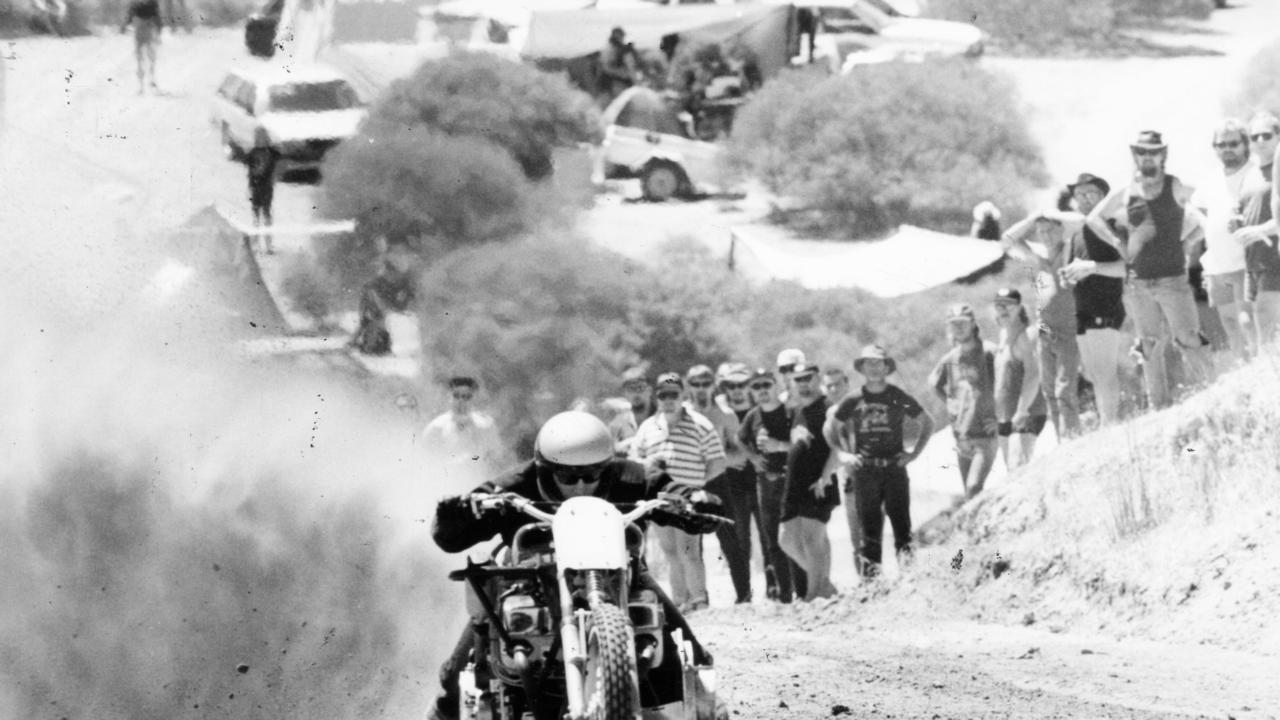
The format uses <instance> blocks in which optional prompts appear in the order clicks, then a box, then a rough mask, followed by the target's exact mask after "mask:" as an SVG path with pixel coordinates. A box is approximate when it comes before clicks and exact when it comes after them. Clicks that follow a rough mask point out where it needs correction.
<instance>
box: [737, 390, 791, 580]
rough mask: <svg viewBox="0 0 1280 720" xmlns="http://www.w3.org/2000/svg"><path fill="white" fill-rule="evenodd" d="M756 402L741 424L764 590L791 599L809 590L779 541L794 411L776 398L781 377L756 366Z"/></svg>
mask: <svg viewBox="0 0 1280 720" xmlns="http://www.w3.org/2000/svg"><path fill="white" fill-rule="evenodd" d="M747 387H748V389H749V390H750V391H751V396H752V399H753V400H755V403H756V405H755V407H753V408H751V410H749V411H747V414H746V415H745V416H744V417H743V418H742V423H741V425H739V427H738V440H739V441H740V442H741V443H742V446H743V447H744V448H745V449H746V451H747V455H748V456H749V457H750V458H751V460H752V463H753V464H754V465H755V466H756V467H757V468H759V472H757V473H756V489H757V491H758V497H757V500H758V501H759V503H758V504H759V508H760V528H761V536H762V541H763V542H762V545H764V547H761V548H760V550H761V554H762V555H763V556H764V562H765V568H764V574H765V592H766V593H767V594H768V597H769V598H770V599H771V600H778V601H779V602H783V603H789V602H791V598H792V597H793V596H795V595H799V596H801V597H803V596H804V593H805V590H806V589H807V583H806V582H805V578H804V572H803V571H802V570H801V569H800V567H799V566H798V565H796V564H795V563H794V562H792V560H791V558H790V557H788V556H787V554H786V553H785V552H783V551H782V548H781V547H780V546H779V545H778V528H779V525H780V524H781V523H782V500H783V492H784V490H785V489H786V474H787V453H788V452H789V451H790V450H791V422H792V416H791V411H790V409H789V408H787V406H786V405H784V404H783V403H782V401H781V400H780V399H778V386H777V379H776V378H775V377H774V375H773V373H772V372H771V371H769V370H767V369H765V368H758V369H757V370H756V371H755V372H754V373H752V375H751V377H750V378H748V380H747Z"/></svg>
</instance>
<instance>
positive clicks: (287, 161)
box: [212, 63, 366, 171]
mask: <svg viewBox="0 0 1280 720" xmlns="http://www.w3.org/2000/svg"><path fill="white" fill-rule="evenodd" d="M365 113H366V110H365V107H364V104H363V103H362V102H361V100H360V97H359V96H358V95H357V94H356V91H355V89H354V88H353V87H352V86H351V83H349V82H348V81H347V80H346V78H344V77H343V76H342V74H341V73H339V72H338V71H337V70H336V69H334V68H331V67H328V66H326V65H290V66H288V67H287V68H286V67H276V66H273V65H270V64H266V63H264V64H261V65H259V66H256V67H246V68H237V69H233V70H231V71H229V72H228V73H227V75H226V77H225V78H224V79H223V81H222V84H221V85H219V86H218V91H217V93H215V95H214V99H213V112H212V120H213V124H214V127H215V128H217V129H218V132H219V133H220V136H221V141H222V149H223V152H224V154H225V155H226V156H227V158H228V159H231V160H240V159H243V157H244V155H245V153H246V152H247V151H248V150H251V149H253V148H255V147H270V148H271V149H272V150H273V151H275V152H276V154H277V155H278V157H279V164H278V165H277V167H278V168H280V170H281V171H288V170H298V169H309V168H315V167H318V166H319V164H320V161H321V160H322V159H323V157H324V154H325V153H326V152H327V151H328V150H329V149H330V148H332V147H333V146H334V145H337V144H338V143H339V142H341V141H343V140H345V139H347V138H349V137H351V136H352V135H354V134H355V132H356V129H357V128H358V127H359V125H360V121H361V120H363V119H364V116H365Z"/></svg>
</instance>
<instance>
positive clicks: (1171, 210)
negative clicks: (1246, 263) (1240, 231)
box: [1086, 130, 1213, 408]
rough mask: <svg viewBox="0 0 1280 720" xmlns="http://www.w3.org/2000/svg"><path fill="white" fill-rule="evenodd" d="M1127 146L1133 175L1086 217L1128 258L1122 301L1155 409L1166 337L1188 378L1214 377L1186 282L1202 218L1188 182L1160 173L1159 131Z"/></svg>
mask: <svg viewBox="0 0 1280 720" xmlns="http://www.w3.org/2000/svg"><path fill="white" fill-rule="evenodd" d="M1129 151H1130V153H1131V154H1132V156H1133V165H1134V176H1133V181H1132V182H1130V183H1129V184H1127V185H1126V186H1124V187H1120V188H1117V189H1115V190H1113V191H1112V192H1111V194H1110V195H1108V196H1107V197H1106V199H1104V200H1103V201H1102V202H1101V203H1098V206H1097V207H1095V208H1094V209H1093V211H1092V212H1090V213H1089V215H1088V218H1087V219H1086V222H1087V224H1088V226H1089V227H1090V228H1091V229H1092V230H1093V231H1094V232H1095V233H1097V235H1098V237H1100V238H1102V239H1103V240H1105V241H1107V242H1108V243H1110V244H1112V245H1114V246H1115V247H1116V248H1117V249H1119V250H1120V253H1121V255H1123V256H1124V258H1125V260H1126V261H1127V262H1128V264H1129V269H1130V279H1129V283H1128V286H1127V287H1126V290H1125V298H1126V301H1125V303H1126V306H1127V307H1128V308H1129V310H1130V312H1131V314H1132V316H1133V323H1134V330H1135V331H1136V332H1137V334H1138V337H1139V338H1140V339H1141V341H1142V352H1143V356H1144V358H1145V363H1146V364H1145V366H1144V369H1143V379H1144V381H1145V383H1146V386H1147V398H1148V400H1149V401H1150V403H1151V405H1152V406H1153V407H1156V408H1160V407H1165V406H1167V405H1169V403H1170V402H1172V395H1171V393H1170V384H1169V379H1168V374H1167V371H1166V368H1165V359H1164V350H1165V348H1166V347H1167V346H1168V344H1169V342H1171V341H1172V342H1173V343H1174V345H1175V346H1176V347H1177V349H1178V350H1179V352H1181V354H1182V357H1183V361H1184V363H1183V364H1184V366H1185V367H1186V368H1187V370H1188V374H1189V375H1190V377H1189V378H1188V379H1189V380H1190V381H1191V382H1192V384H1199V383H1207V382H1208V381H1210V380H1212V378H1213V365H1212V360H1211V358H1210V357H1209V347H1208V342H1207V341H1206V340H1205V338H1204V337H1203V336H1202V335H1201V333H1200V316H1199V310H1198V309H1197V308H1196V301H1195V296H1194V295H1193V294H1192V290H1191V286H1190V285H1189V284H1188V283H1187V255H1189V254H1198V253H1199V251H1200V250H1201V249H1202V245H1203V241H1204V230H1203V227H1202V225H1203V216H1202V215H1201V214H1200V212H1199V211H1197V210H1196V209H1195V208H1194V207H1192V206H1191V204H1190V203H1189V200H1190V196H1191V188H1190V187H1189V186H1187V185H1185V184H1183V183H1182V182H1181V181H1180V180H1179V179H1178V178H1177V177H1175V176H1173V175H1171V174H1169V173H1167V172H1166V171H1165V161H1166V160H1167V159H1168V155H1169V148H1168V146H1167V145H1166V143H1165V141H1164V137H1163V136H1162V135H1161V134H1160V133H1159V132H1156V131H1154V130H1143V131H1142V132H1140V133H1138V136H1137V137H1136V138H1135V139H1134V141H1133V142H1132V143H1130V144H1129Z"/></svg>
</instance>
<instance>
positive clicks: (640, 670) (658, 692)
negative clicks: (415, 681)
mask: <svg viewBox="0 0 1280 720" xmlns="http://www.w3.org/2000/svg"><path fill="white" fill-rule="evenodd" d="M471 502H472V507H473V510H474V511H475V512H477V514H479V513H484V512H491V511H497V512H519V513H523V514H525V515H527V516H528V517H530V518H532V519H533V520H534V521H535V522H532V523H529V524H527V525H525V526H523V527H521V528H520V529H519V530H518V531H517V532H516V533H515V535H514V537H513V538H512V542H511V543H510V546H499V547H498V548H497V549H496V550H495V552H494V555H493V557H492V559H491V561H489V562H484V563H473V562H472V561H471V560H470V559H469V558H468V561H467V567H466V568H465V569H462V570H458V571H455V572H453V573H450V576H449V577H450V579H451V580H461V581H465V582H466V583H467V586H466V588H467V603H468V612H469V613H470V614H471V616H472V618H474V619H475V620H473V624H472V630H473V631H474V643H473V646H472V654H471V658H470V661H469V662H468V663H467V664H466V665H465V666H464V667H463V669H462V672H461V673H460V675H459V685H460V691H461V692H460V693H459V696H460V700H459V702H460V708H459V710H460V712H459V717H460V718H462V719H463V720H560V719H562V718H563V719H566V720H677V719H679V720H727V718H728V714H727V711H726V710H725V709H724V707H723V706H722V705H720V704H718V703H717V702H716V694H715V693H716V678H715V671H714V669H713V667H712V663H711V658H710V656H709V655H708V654H707V653H706V652H705V651H704V650H703V649H702V648H701V646H700V645H699V644H698V643H697V642H696V640H694V638H693V635H692V633H691V632H690V631H689V627H688V625H687V624H686V623H684V621H683V619H682V618H681V616H680V615H679V613H678V612H677V611H676V608H675V607H674V605H673V604H672V603H671V601H670V600H669V599H667V597H666V595H665V594H664V593H662V592H661V591H660V589H659V588H658V586H657V584H656V582H655V581H654V580H653V579H652V578H651V577H650V576H649V574H648V571H647V570H646V569H645V568H644V564H643V562H642V559H641V558H642V555H643V549H644V544H645V536H644V531H643V530H642V529H641V528H640V526H639V525H638V524H637V521H639V520H641V519H642V518H645V517H646V516H654V515H656V514H661V513H674V514H682V513H683V514H688V515H696V516H698V517H701V518H707V519H710V518H715V520H716V521H722V520H723V519H721V518H718V517H716V516H709V515H700V514H697V513H693V512H692V511H691V510H689V509H688V507H687V501H686V500H684V499H683V498H681V497H679V496H663V497H660V498H658V499H653V500H646V501H643V502H639V503H636V504H634V505H615V504H613V503H610V502H608V501H606V500H603V499H600V498H596V497H574V498H569V499H567V500H565V501H564V502H563V503H559V504H555V503H539V502H535V501H532V500H529V499H528V498H525V497H521V496H518V495H513V494H495V495H486V494H476V495H472V496H471ZM540 506H541V507H540ZM628 507H629V508H630V509H628V510H626V511H625V512H624V511H623V509H622V508H628ZM723 521H724V522H728V521H727V520H723ZM668 626H670V627H668Z"/></svg>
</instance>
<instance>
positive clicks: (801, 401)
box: [778, 362, 840, 600]
mask: <svg viewBox="0 0 1280 720" xmlns="http://www.w3.org/2000/svg"><path fill="white" fill-rule="evenodd" d="M820 372H821V370H820V369H819V367H818V366H817V365H814V364H812V363H807V362H798V363H796V364H795V365H793V366H792V368H791V386H792V388H794V389H795V403H796V405H795V408H794V409H793V414H792V433H791V448H790V449H789V450H788V451H787V474H786V484H785V486H784V487H783V491H782V515H781V517H780V518H779V520H780V523H779V525H778V544H779V545H781V546H782V549H783V551H784V552H786V553H787V554H788V555H789V556H791V559H792V560H794V561H795V563H796V564H797V565H799V566H800V567H801V569H803V570H804V574H805V592H804V594H803V597H804V599H805V600H816V599H818V598H826V597H831V596H832V595H834V594H835V593H836V589H835V586H834V585H832V584H831V539H830V538H829V537H828V536H827V523H828V522H829V521H830V520H831V511H832V510H833V509H834V508H835V506H836V505H839V504H840V495H839V492H840V489H839V487H837V485H836V483H835V481H834V479H833V477H832V476H830V475H828V473H827V462H828V460H829V459H830V457H831V446H830V445H828V444H827V439H826V437H825V436H823V434H822V426H823V424H824V423H825V422H826V419H827V408H828V406H829V405H830V402H829V401H828V400H827V397H826V396H825V395H823V394H822V391H821V390H820V388H819V386H818V375H819V373H820ZM797 595H799V594H797Z"/></svg>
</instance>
